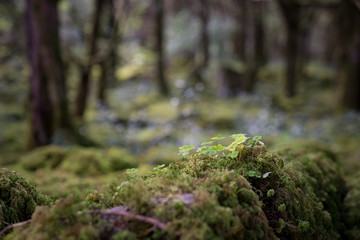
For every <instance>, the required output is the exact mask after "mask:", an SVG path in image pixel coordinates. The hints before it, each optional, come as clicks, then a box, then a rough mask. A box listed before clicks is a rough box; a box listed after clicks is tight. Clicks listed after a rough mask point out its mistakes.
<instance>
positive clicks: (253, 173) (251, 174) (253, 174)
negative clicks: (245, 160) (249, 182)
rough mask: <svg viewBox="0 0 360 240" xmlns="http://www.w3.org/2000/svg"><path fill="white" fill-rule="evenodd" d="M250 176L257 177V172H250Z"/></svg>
mask: <svg viewBox="0 0 360 240" xmlns="http://www.w3.org/2000/svg"><path fill="white" fill-rule="evenodd" d="M248 176H249V177H255V176H256V172H255V171H249V172H248Z"/></svg>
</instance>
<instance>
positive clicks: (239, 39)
mask: <svg viewBox="0 0 360 240" xmlns="http://www.w3.org/2000/svg"><path fill="white" fill-rule="evenodd" d="M234 4H235V6H236V10H237V11H236V12H237V14H236V16H235V18H236V19H237V25H236V30H235V32H234V36H233V47H234V53H235V56H236V57H237V58H238V59H240V60H241V61H243V62H246V60H247V58H246V41H247V33H248V25H249V21H248V17H249V16H248V2H247V0H235V3H234Z"/></svg>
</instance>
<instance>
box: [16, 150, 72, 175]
mask: <svg viewBox="0 0 360 240" xmlns="http://www.w3.org/2000/svg"><path fill="white" fill-rule="evenodd" d="M66 154H67V150H66V149H64V148H62V147H59V146H55V145H50V146H45V147H40V148H37V149H35V150H33V151H31V152H30V153H28V154H26V155H24V156H23V157H21V159H20V164H21V166H22V167H23V168H24V169H26V170H29V171H35V170H37V169H40V168H49V169H54V168H56V167H58V166H59V165H60V163H61V162H62V160H63V159H64V158H65V157H66Z"/></svg>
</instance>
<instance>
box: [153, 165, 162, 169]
mask: <svg viewBox="0 0 360 240" xmlns="http://www.w3.org/2000/svg"><path fill="white" fill-rule="evenodd" d="M163 168H165V164H161V165H157V166H156V167H154V168H153V170H162V169H163Z"/></svg>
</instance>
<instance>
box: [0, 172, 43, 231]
mask: <svg viewBox="0 0 360 240" xmlns="http://www.w3.org/2000/svg"><path fill="white" fill-rule="evenodd" d="M47 202H48V200H47V199H46V197H45V196H43V195H42V194H40V193H39V192H37V191H36V189H35V187H34V186H33V185H32V184H30V183H28V182H26V181H25V179H24V178H22V177H21V176H20V175H18V174H17V173H16V172H14V171H9V170H7V169H5V168H1V169H0V229H3V228H4V227H6V226H7V225H10V224H12V223H16V222H20V221H24V220H27V219H30V218H31V215H32V213H33V212H34V210H35V207H36V206H37V205H42V204H46V203H47Z"/></svg>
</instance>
